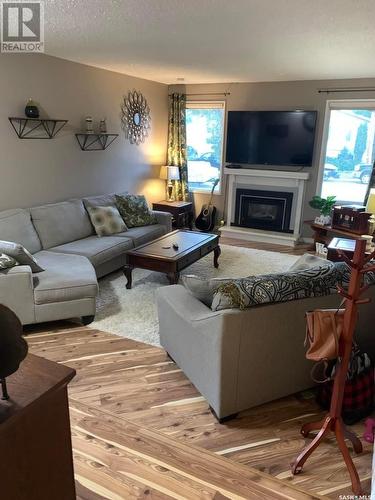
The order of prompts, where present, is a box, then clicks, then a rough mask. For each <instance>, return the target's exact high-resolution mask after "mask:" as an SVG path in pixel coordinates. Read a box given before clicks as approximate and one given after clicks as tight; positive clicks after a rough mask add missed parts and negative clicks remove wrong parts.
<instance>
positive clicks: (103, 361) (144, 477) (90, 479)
mask: <svg viewBox="0 0 375 500" xmlns="http://www.w3.org/2000/svg"><path fill="white" fill-rule="evenodd" d="M222 243H226V244H228V241H224V240H223V241H222ZM229 243H230V242H229ZM241 243H242V244H243V243H244V242H241ZM245 246H250V245H249V244H246V245H245ZM251 246H252V247H256V248H264V249H266V250H276V249H274V248H272V247H271V246H270V245H262V244H259V245H251ZM283 250H284V251H285V247H283ZM287 250H288V253H290V252H291V250H290V249H287ZM305 251H306V247H304V248H297V249H296V250H295V251H294V253H297V252H298V253H304V252H305ZM28 333H29V334H28V335H27V340H28V343H29V346H30V351H31V352H33V353H34V354H38V355H40V356H43V357H46V358H48V359H51V360H54V361H58V362H61V363H64V364H66V365H68V366H71V367H72V368H75V369H76V370H77V376H76V378H75V379H74V380H73V381H72V383H71V385H70V389H69V398H70V409H71V423H72V434H73V448H74V460H75V472H76V484H77V494H78V498H79V499H80V500H99V499H103V498H104V499H115V500H119V499H133V498H134V499H135V498H150V499H151V498H152V499H162V498H165V499H169V498H176V499H189V500H190V499H192V500H194V499H217V500H219V499H225V498H231V499H232V498H233V499H253V498H254V499H263V498H264V499H281V498H283V499H307V498H310V499H311V498H335V499H338V498H339V495H344V494H346V495H350V494H351V489H350V480H349V476H348V474H347V472H346V469H345V466H344V463H343V461H342V458H341V456H340V454H339V452H338V449H337V447H336V445H335V443H334V441H333V440H332V439H328V440H327V441H326V442H325V443H324V444H323V445H322V446H321V447H320V448H319V449H318V450H317V451H316V452H315V454H314V455H313V456H312V457H311V458H310V460H309V461H308V462H307V463H306V465H305V469H304V472H303V473H302V474H301V475H298V476H296V477H293V476H291V473H290V462H291V461H292V460H293V459H294V458H295V456H296V455H297V453H298V451H299V450H300V449H301V448H302V447H303V446H304V444H305V440H304V439H303V438H302V436H301V435H300V433H299V429H300V426H301V424H302V423H304V422H307V421H309V420H316V419H317V418H318V417H319V414H320V413H321V412H320V410H319V408H318V407H317V405H316V404H315V402H314V399H313V394H312V393H308V392H307V393H304V394H300V395H296V396H292V397H289V398H284V399H281V400H279V401H274V402H272V403H269V404H266V405H263V406H260V407H257V408H253V409H251V410H248V411H246V412H242V413H241V414H240V415H239V416H238V418H236V419H234V420H232V421H229V422H227V423H225V424H219V423H218V422H217V420H216V419H215V418H214V417H213V415H212V413H211V412H210V410H209V407H208V405H207V403H206V401H205V400H204V398H203V397H202V396H201V395H200V394H199V393H198V392H197V390H196V389H195V388H194V386H193V385H192V384H191V383H190V382H189V380H188V379H187V378H186V377H185V375H184V374H183V373H182V372H181V370H180V369H179V368H178V366H176V365H175V363H174V362H173V361H171V360H170V359H169V358H168V357H167V355H166V353H165V352H164V351H163V350H162V349H160V348H157V347H153V346H149V345H146V344H142V343H139V342H135V341H132V340H128V339H123V338H120V337H116V336H114V335H112V334H110V333H106V332H101V331H98V330H94V329H90V328H89V327H81V326H77V327H74V326H73V324H72V323H70V324H69V323H65V324H62V323H60V324H59V323H55V324H50V325H44V326H41V327H34V328H31V329H29V330H28ZM354 430H355V431H356V432H357V433H358V435H359V436H361V435H362V433H363V425H362V424H358V425H356V426H354ZM371 459H372V445H369V444H366V443H364V452H363V453H362V454H361V455H359V456H355V457H354V462H355V464H356V466H357V468H358V471H359V475H360V477H361V479H362V480H363V481H362V484H363V486H364V488H365V491H366V492H367V493H368V492H369V489H370V478H371Z"/></svg>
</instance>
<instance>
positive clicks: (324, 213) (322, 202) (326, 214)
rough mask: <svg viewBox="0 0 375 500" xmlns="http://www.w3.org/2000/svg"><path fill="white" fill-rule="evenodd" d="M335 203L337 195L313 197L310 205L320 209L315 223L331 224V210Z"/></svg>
mask: <svg viewBox="0 0 375 500" xmlns="http://www.w3.org/2000/svg"><path fill="white" fill-rule="evenodd" d="M335 203H336V196H327V198H322V197H321V196H314V197H313V199H312V200H311V201H310V202H309V205H310V207H312V208H315V209H317V210H319V211H320V216H319V217H316V218H315V224H320V225H322V226H325V225H328V224H331V222H332V218H331V212H332V208H333V207H334V205H335Z"/></svg>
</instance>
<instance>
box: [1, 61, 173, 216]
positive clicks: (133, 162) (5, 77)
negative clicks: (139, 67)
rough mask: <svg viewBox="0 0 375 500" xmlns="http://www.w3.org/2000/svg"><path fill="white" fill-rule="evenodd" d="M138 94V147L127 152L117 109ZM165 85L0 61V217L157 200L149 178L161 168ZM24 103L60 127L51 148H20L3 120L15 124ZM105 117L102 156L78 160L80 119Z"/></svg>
mask: <svg viewBox="0 0 375 500" xmlns="http://www.w3.org/2000/svg"><path fill="white" fill-rule="evenodd" d="M132 89H136V90H140V91H141V92H142V93H143V94H144V96H145V97H146V99H147V100H148V103H149V106H150V108H151V118H152V122H151V124H152V128H151V134H150V136H149V137H148V138H147V139H146V142H145V143H144V144H142V145H140V146H136V145H131V144H130V143H129V142H128V141H127V140H126V139H125V137H124V134H123V132H122V130H121V127H120V104H121V99H122V96H123V95H124V94H127V92H128V91H129V90H132ZM167 94H168V89H167V86H166V85H163V84H160V83H155V82H151V81H147V80H142V79H138V78H133V77H130V76H126V75H121V74H118V73H114V72H110V71H105V70H101V69H97V68H93V67H90V66H85V65H82V64H77V63H73V62H69V61H65V60H62V59H58V58H54V57H50V56H45V55H34V54H32V55H30V54H28V55H4V54H2V55H0V110H1V120H0V155H1V156H0V173H1V175H0V210H1V209H6V208H13V207H19V206H22V207H28V206H32V205H37V204H41V203H46V202H54V201H59V200H64V199H66V198H69V197H80V196H83V195H90V194H99V193H108V192H113V191H116V190H125V189H127V190H129V191H130V192H134V193H140V192H143V193H144V194H146V196H147V198H148V200H149V201H150V202H152V201H157V200H160V199H162V198H163V197H164V184H163V181H160V180H159V179H158V178H157V177H158V175H159V167H160V165H163V164H164V163H165V159H166V144H167V121H168V99H167ZM29 97H32V98H33V99H34V100H35V101H37V102H38V103H39V105H40V110H41V115H43V116H49V117H51V118H62V119H68V120H69V123H68V124H67V125H66V126H65V128H64V129H63V130H62V131H61V132H60V133H59V134H58V135H57V136H56V138H55V139H53V140H20V139H18V138H17V136H16V134H15V132H14V131H13V129H12V128H11V125H10V123H9V122H8V116H23V113H24V107H25V104H26V101H27V99H28V98H29ZM87 115H92V116H93V118H94V120H95V121H97V122H98V121H99V120H100V119H101V118H103V117H106V119H107V126H108V132H114V133H119V134H120V136H119V138H118V139H117V140H116V141H115V142H114V143H113V144H112V146H110V148H108V149H107V150H106V151H99V152H82V151H81V150H80V148H79V146H78V144H77V142H76V138H75V136H74V134H75V132H78V131H79V130H80V129H81V127H82V126H83V121H84V118H85V116H87Z"/></svg>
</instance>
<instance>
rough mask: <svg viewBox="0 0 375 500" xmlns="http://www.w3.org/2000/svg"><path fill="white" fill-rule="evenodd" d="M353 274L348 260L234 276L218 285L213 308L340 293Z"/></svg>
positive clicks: (239, 307)
mask: <svg viewBox="0 0 375 500" xmlns="http://www.w3.org/2000/svg"><path fill="white" fill-rule="evenodd" d="M349 273H350V270H349V268H348V266H347V265H346V264H345V263H337V264H333V263H332V262H330V263H329V265H326V266H321V267H315V268H311V269H304V270H302V271H294V272H285V273H279V274H269V275H264V276H250V277H249V278H240V279H234V280H231V281H230V282H228V283H225V284H223V285H221V286H219V287H218V289H217V290H216V293H215V295H214V299H213V302H212V305H211V309H212V310H213V311H220V310H223V309H232V308H236V309H246V308H248V307H252V306H256V305H259V304H268V303H276V302H286V301H289V300H298V299H305V298H308V297H321V296H324V295H330V294H333V293H337V285H338V284H339V285H341V286H343V287H346V286H347V284H348V278H349ZM370 274H371V273H368V275H370ZM367 282H368V283H369V284H373V283H375V276H369V277H368V281H367Z"/></svg>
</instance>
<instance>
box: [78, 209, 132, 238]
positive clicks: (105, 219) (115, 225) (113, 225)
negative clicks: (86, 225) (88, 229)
mask: <svg viewBox="0 0 375 500" xmlns="http://www.w3.org/2000/svg"><path fill="white" fill-rule="evenodd" d="M87 211H88V213H89V216H90V219H91V222H92V225H93V226H94V228H95V232H96V234H97V235H98V236H110V235H111V234H116V233H123V232H124V231H126V230H127V227H126V225H125V222H124V220H123V219H122V217H121V215H120V212H119V211H118V210H117V208H116V207H87Z"/></svg>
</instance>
